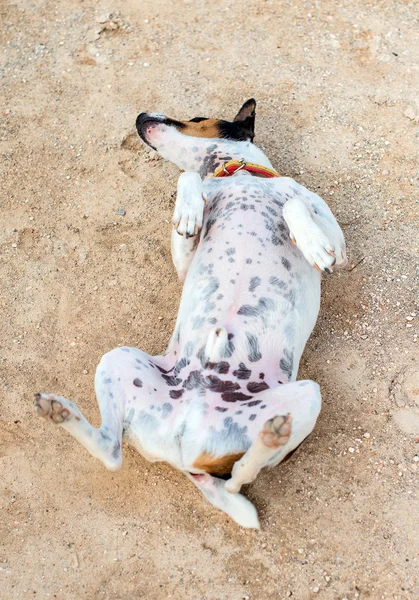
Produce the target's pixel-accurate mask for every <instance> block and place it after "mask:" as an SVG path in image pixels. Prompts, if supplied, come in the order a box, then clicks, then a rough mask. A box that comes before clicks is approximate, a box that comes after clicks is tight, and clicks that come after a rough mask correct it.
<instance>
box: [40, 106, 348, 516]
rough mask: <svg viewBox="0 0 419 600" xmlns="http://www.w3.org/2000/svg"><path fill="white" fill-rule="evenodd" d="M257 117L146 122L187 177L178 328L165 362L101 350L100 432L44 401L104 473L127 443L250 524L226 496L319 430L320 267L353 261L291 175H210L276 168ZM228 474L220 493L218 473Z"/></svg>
mask: <svg viewBox="0 0 419 600" xmlns="http://www.w3.org/2000/svg"><path fill="white" fill-rule="evenodd" d="M254 121H255V102H254V100H249V101H248V102H247V103H245V104H244V105H243V107H242V108H241V109H240V111H239V112H238V114H237V115H236V117H235V119H234V120H233V121H231V122H230V121H223V120H215V119H207V118H205V117H197V118H194V119H191V120H190V121H177V120H174V119H170V118H168V117H166V116H164V115H156V114H148V113H142V114H141V115H140V116H139V117H138V119H137V129H138V132H139V135H140V137H141V139H142V140H143V141H144V142H145V143H146V144H148V145H149V146H151V147H153V148H154V149H156V150H157V151H158V152H159V153H160V154H161V155H162V156H163V157H165V158H167V159H168V160H171V161H173V162H175V163H176V164H177V165H178V166H179V167H180V168H181V169H183V170H184V171H185V172H184V173H183V174H182V175H181V176H180V178H179V182H178V193H177V200H176V209H175V215H174V225H175V228H174V230H173V234H172V255H173V260H174V263H175V266H176V268H177V271H178V273H179V276H180V278H181V279H182V280H184V287H183V292H182V298H181V302H180V307H179V312H178V317H177V322H176V326H175V331H174V333H173V336H172V339H171V341H170V344H169V347H168V349H167V351H166V353H165V354H164V355H162V356H154V357H151V356H149V355H147V354H146V353H144V352H142V351H141V350H138V349H136V348H130V347H122V348H117V349H115V350H113V351H111V352H109V353H108V354H105V356H104V357H103V358H102V360H101V362H100V364H99V366H98V369H97V373H96V379H95V387H96V394H97V397H98V401H99V405H100V410H101V415H102V425H101V427H100V428H98V429H96V428H93V427H92V426H91V425H90V424H89V423H88V421H87V420H86V419H85V418H84V417H83V415H82V414H81V412H80V411H79V409H78V408H77V406H76V405H75V404H73V403H72V402H70V401H69V400H66V399H65V398H61V397H57V396H46V395H40V396H39V397H37V400H36V406H37V410H38V413H39V414H40V415H41V416H44V417H46V418H48V419H50V420H52V421H53V422H54V423H59V424H60V425H61V426H62V427H63V428H64V429H66V430H67V431H69V433H71V434H72V435H74V436H75V437H76V438H77V439H78V440H79V441H80V442H81V443H82V444H83V445H84V446H85V447H86V448H87V449H88V450H89V451H90V452H91V453H92V454H93V455H94V456H96V457H97V458H99V459H100V460H102V461H103V462H104V464H105V465H106V466H107V467H108V468H110V469H116V468H119V466H120V465H121V461H122V451H121V442H122V438H123V439H124V440H126V441H127V442H128V443H129V444H131V445H132V446H134V447H135V448H137V450H138V451H139V452H140V453H141V454H143V455H144V456H145V457H146V458H147V459H149V460H152V461H154V460H163V461H167V462H169V463H170V464H172V465H173V466H175V467H176V468H178V469H180V470H182V471H183V472H185V473H186V474H187V476H188V477H189V479H190V480H191V481H193V483H194V484H195V485H196V486H197V487H198V488H199V489H200V490H201V491H202V493H203V494H204V495H205V496H206V497H207V498H208V499H209V501H210V502H211V503H212V504H214V506H216V507H218V508H221V509H222V510H224V511H225V512H226V513H227V514H229V515H230V516H232V518H233V519H235V520H236V521H237V522H238V523H240V524H241V525H243V526H247V527H256V526H258V521H257V515H256V512H255V509H254V507H253V506H252V505H251V504H250V503H249V502H248V501H247V500H246V499H245V498H244V497H243V496H241V495H240V494H236V495H232V494H230V493H229V492H228V489H229V490H230V491H231V492H233V490H234V491H238V489H239V487H240V486H239V487H238V488H237V486H236V483H237V481H236V477H238V475H237V474H238V473H239V471H240V473H241V475H240V478H241V479H240V481H241V482H243V481H250V480H251V479H246V477H247V478H248V477H249V473H250V472H252V473H253V475H252V477H253V478H254V476H256V474H257V472H258V470H260V468H262V467H263V466H267V465H275V464H278V463H279V462H280V461H281V460H282V459H283V458H284V457H285V456H286V455H287V454H289V452H291V451H292V450H293V449H294V448H296V447H297V446H298V445H299V444H300V443H301V442H302V441H303V440H304V438H305V437H306V436H307V435H308V434H309V433H310V432H311V430H312V429H313V427H314V424H315V422H316V418H317V415H318V413H319V410H320V400H321V399H320V393H319V388H318V386H317V384H315V383H314V382H311V381H298V382H297V381H296V377H297V372H298V365H299V361H300V358H301V354H302V352H303V349H304V346H305V343H306V341H307V339H308V337H309V335H310V333H311V331H312V329H313V327H314V324H315V322H316V318H317V314H318V310H319V303H320V274H319V273H318V271H317V270H315V269H313V264H316V265H317V266H319V267H320V268H323V269H324V270H325V269H329V268H331V264H332V261H336V263H341V262H343V260H344V252H345V250H344V241H343V237H342V235H341V231H340V229H339V227H338V225H337V223H336V221H335V219H334V217H333V215H332V213H331V212H330V210H329V209H328V207H327V206H326V204H325V203H324V202H323V201H322V200H321V199H320V198H319V197H318V196H316V195H315V194H312V193H311V192H309V191H308V190H306V189H305V188H303V187H302V186H300V185H299V184H298V183H296V182H294V181H293V180H291V179H288V178H280V179H270V180H265V179H263V178H260V177H256V176H251V175H250V174H249V173H246V172H245V171H239V172H237V173H236V174H235V175H234V176H232V177H229V178H224V179H213V178H211V176H212V174H213V173H214V171H215V170H216V169H217V168H218V167H219V166H220V165H221V164H222V163H223V161H226V160H231V159H234V160H239V159H240V160H245V161H251V162H253V163H258V164H261V165H263V166H265V167H268V168H272V165H271V164H270V162H269V160H268V159H267V157H266V156H265V155H264V154H263V152H262V151H261V150H260V149H258V148H257V147H256V146H255V145H254V143H253V137H254ZM290 236H291V237H292V238H293V239H294V240H295V241H296V245H293V244H292V242H291V240H290ZM331 247H333V253H334V255H335V256H334V257H333V258H332V257H331V254H330V252H329V250H328V248H331ZM327 257H328V258H327ZM278 415H284V416H283V417H279V416H278ZM286 415H288V416H286ZM291 423H292V425H291ZM275 428H276V429H275ZM262 434H263V435H262ZM261 436H262V437H261ZM263 436H265V437H266V439H269V444H264V442H263V439H264V438H263ZM275 436H276V437H275ZM278 440H282V442H281V443H279V442H278ZM247 457H251V461H250V462H249V460H248V459H247ZM246 461H247V462H246ZM234 465H235V466H234ZM237 465H239V466H240V469H239V467H238V466H237ZM250 466H251V468H250ZM232 469H233V478H232V480H231V481H230V483H229V484H228V486H227V484H226V486H224V482H223V481H222V480H220V479H218V478H217V477H216V476H220V475H225V474H226V473H230V472H231V470H232ZM249 469H250V470H249ZM255 469H256V470H255Z"/></svg>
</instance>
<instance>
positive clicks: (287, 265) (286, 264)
mask: <svg viewBox="0 0 419 600" xmlns="http://www.w3.org/2000/svg"><path fill="white" fill-rule="evenodd" d="M281 262H282V264H283V265H284V267H285V268H286V270H287V271H291V263H290V261H289V260H287V259H286V258H284V257H282V258H281Z"/></svg>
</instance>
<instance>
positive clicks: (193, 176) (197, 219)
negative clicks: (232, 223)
mask: <svg viewBox="0 0 419 600" xmlns="http://www.w3.org/2000/svg"><path fill="white" fill-rule="evenodd" d="M204 207H205V199H204V196H203V192H202V179H201V177H200V176H199V175H198V173H193V172H189V171H188V172H185V173H182V175H181V176H180V177H179V179H178V183H177V195H176V204H175V212H174V214H173V225H174V228H175V229H176V231H177V232H178V234H179V235H183V236H185V237H186V238H188V237H192V236H194V235H197V233H198V232H199V230H200V229H201V227H202V221H203V218H204Z"/></svg>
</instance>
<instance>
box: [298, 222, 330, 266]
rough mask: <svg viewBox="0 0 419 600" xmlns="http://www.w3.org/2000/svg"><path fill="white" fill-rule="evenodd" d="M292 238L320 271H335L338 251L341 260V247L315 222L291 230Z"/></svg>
mask: <svg viewBox="0 0 419 600" xmlns="http://www.w3.org/2000/svg"><path fill="white" fill-rule="evenodd" d="M290 238H291V240H292V241H293V242H294V244H296V245H297V248H298V249H299V250H300V251H301V252H302V253H303V254H304V258H305V259H306V260H307V261H308V262H309V263H310V264H311V265H312V266H313V267H314V268H315V269H317V270H318V271H325V272H326V273H329V274H330V273H333V266H334V265H335V263H336V260H337V255H336V252H338V255H339V259H340V260H341V251H340V248H336V246H335V245H334V244H332V243H331V242H330V240H329V239H328V238H327V236H326V235H325V234H324V233H323V231H322V230H321V229H320V228H319V227H317V225H315V224H314V223H313V224H312V226H311V227H305V228H301V230H300V229H299V230H298V231H290Z"/></svg>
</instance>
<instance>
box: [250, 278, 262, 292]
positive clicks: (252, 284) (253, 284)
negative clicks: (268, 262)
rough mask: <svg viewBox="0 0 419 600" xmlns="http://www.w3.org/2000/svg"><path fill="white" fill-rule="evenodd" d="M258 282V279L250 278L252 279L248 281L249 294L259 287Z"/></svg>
mask: <svg viewBox="0 0 419 600" xmlns="http://www.w3.org/2000/svg"><path fill="white" fill-rule="evenodd" d="M260 282H261V279H260V277H252V279H251V280H250V285H249V292H253V291H254V290H255V289H256V288H257V287H258V285H260Z"/></svg>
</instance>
